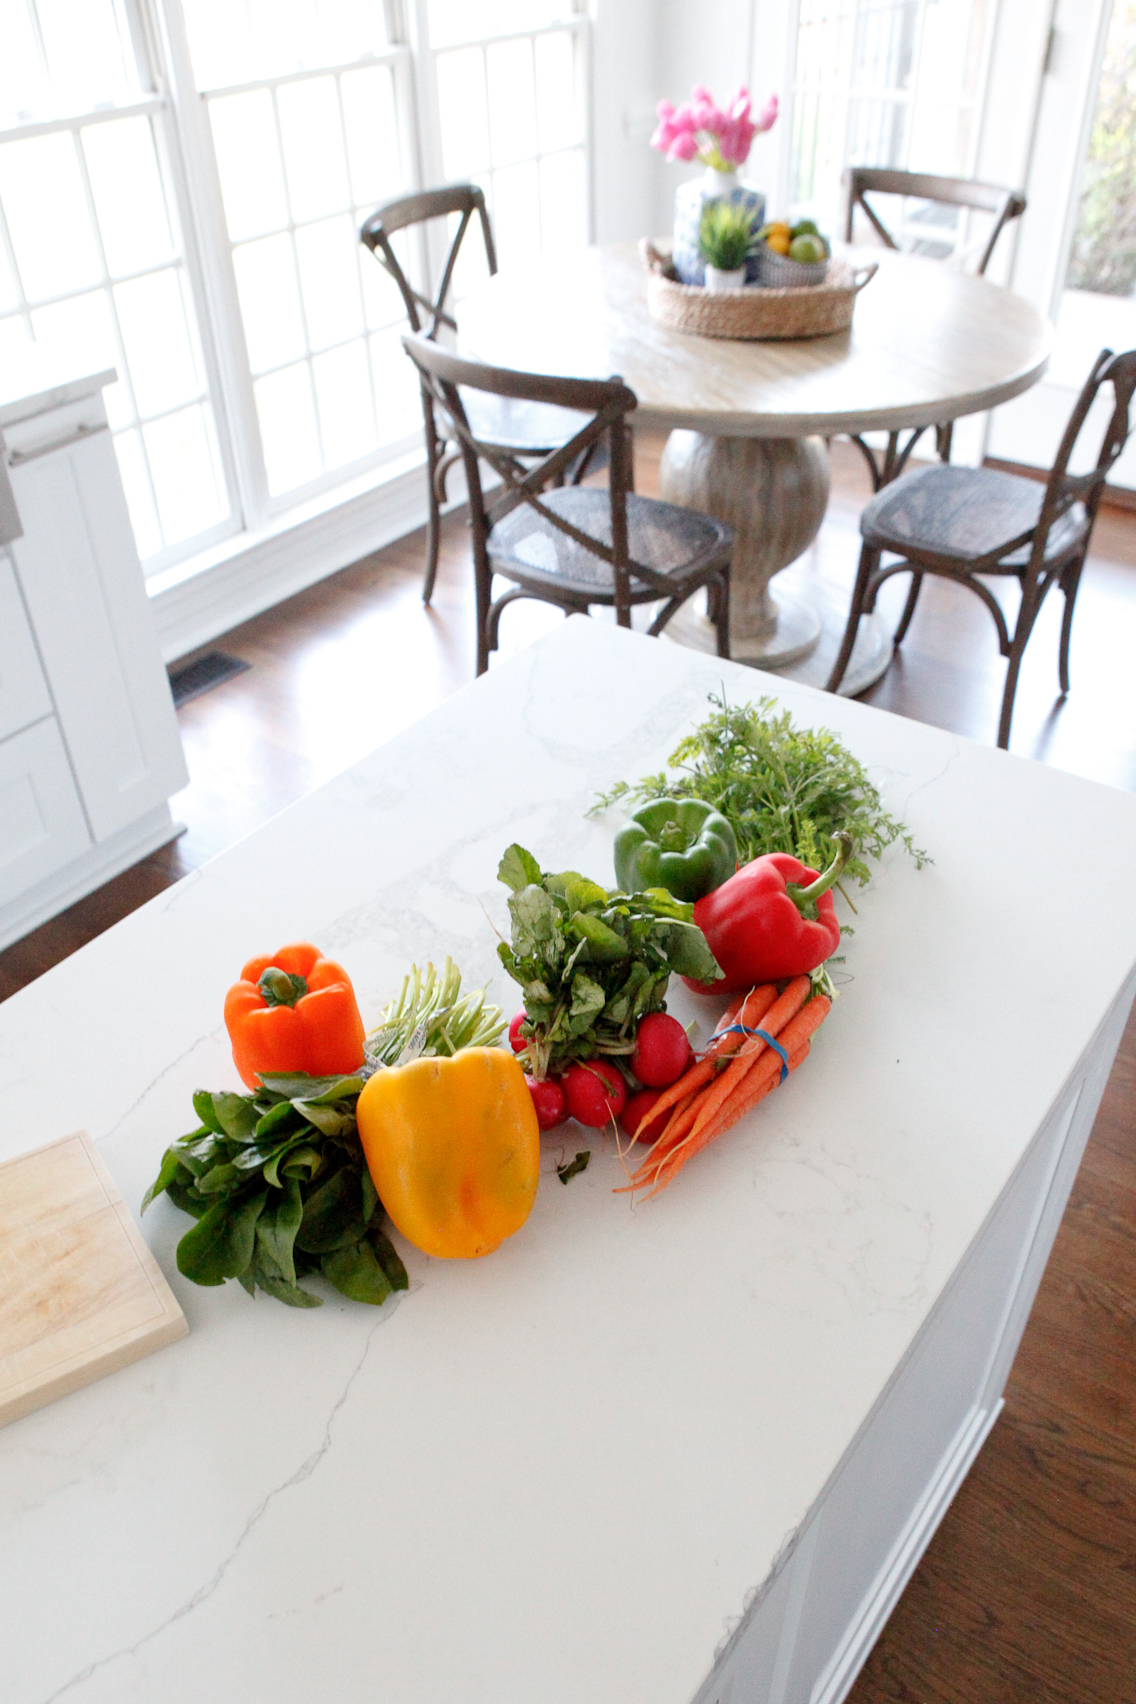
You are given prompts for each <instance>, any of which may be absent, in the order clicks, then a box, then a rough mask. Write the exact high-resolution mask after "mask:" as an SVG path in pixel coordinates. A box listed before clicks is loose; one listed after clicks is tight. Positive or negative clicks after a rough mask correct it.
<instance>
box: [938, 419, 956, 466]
mask: <svg viewBox="0 0 1136 1704" xmlns="http://www.w3.org/2000/svg"><path fill="white" fill-rule="evenodd" d="M954 430H955V423H954V421H953V420H948V421H947V422H946V423H945V424H944V425H942V426H936V427H935V449H936V450H937V451H938V455H939V460H940V461H941V462H949V461H950V459H951V438H952V437H953V436H954Z"/></svg>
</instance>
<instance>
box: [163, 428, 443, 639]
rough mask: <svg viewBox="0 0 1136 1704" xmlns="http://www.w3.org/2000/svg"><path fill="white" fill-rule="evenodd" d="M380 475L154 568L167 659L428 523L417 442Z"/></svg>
mask: <svg viewBox="0 0 1136 1704" xmlns="http://www.w3.org/2000/svg"><path fill="white" fill-rule="evenodd" d="M383 476H384V477H383V479H382V483H381V484H377V485H376V484H374V483H373V481H372V483H370V484H369V485H366V484H362V483H361V482H360V483H357V484H356V485H355V486H354V487H352V488H349V489H348V491H347V492H346V493H344V492H342V491H340V492H339V493H337V494H336V497H335V499H334V501H329V500H327V499H324V501H323V502H322V504H321V505H320V506H319V507H316V506H311V507H309V509H307V510H302V511H300V512H299V514H293V515H291V516H289V517H288V518H287V519H286V520H283V521H281V522H280V523H279V524H278V525H276V526H274V527H273V528H271V529H269V530H266V531H265V532H263V533H260V534H258V535H256V536H255V537H254V536H251V535H249V534H243V535H241V536H240V538H238V539H237V540H235V541H234V540H233V539H227V540H226V541H225V543H224V545H222V546H218V547H216V548H214V549H213V550H211V551H209V552H206V553H205V554H204V555H203V556H200V557H196V558H194V559H193V560H192V561H190V562H186V563H181V564H179V566H178V567H177V568H171V569H167V570H165V571H164V572H163V573H160V574H155V575H154V576H153V577H152V578H151V579H150V580H149V581H148V582H147V591H148V592H149V595H150V608H151V609H152V611H153V614H154V625H155V628H156V630H157V634H158V644H159V647H160V649H161V653H162V660H163V662H165V663H172V662H176V661H177V660H178V658H180V657H185V656H188V654H189V653H190V652H191V651H196V650H199V649H200V648H201V647H202V646H203V645H208V644H209V643H211V641H212V640H214V639H216V638H217V637H218V636H219V635H220V634H222V633H227V632H229V630H230V629H231V628H233V627H236V626H238V625H239V624H240V623H241V622H242V621H248V620H249V619H250V618H251V617H252V616H254V615H259V614H260V613H261V612H262V611H263V610H266V609H270V608H271V607H272V606H273V604H278V603H280V602H282V601H283V599H285V598H290V597H292V596H294V594H295V593H296V592H302V591H304V590H306V589H307V587H308V586H313V585H315V583H316V582H317V580H323V579H326V578H327V576H328V575H329V574H335V573H337V572H338V571H339V570H340V569H341V568H347V567H349V566H350V564H351V563H352V562H358V561H359V559H360V557H363V556H367V555H369V554H370V552H371V551H373V550H378V549H380V548H381V547H382V546H383V545H384V544H390V543H392V542H393V540H395V539H397V538H403V537H404V536H405V535H406V534H407V533H409V532H413V531H414V530H415V528H417V527H420V526H423V525H424V524H425V522H426V515H427V505H426V472H425V458H424V453H423V452H422V451H421V450H416V451H414V452H413V453H412V454H410V455H408V456H405V457H403V458H401V459H400V460H399V461H398V462H397V463H395V464H394V465H393V466H388V467H387V468H384V470H383ZM448 483H449V487H450V492H449V494H450V498H451V502H450V503H449V504H447V508H451V507H454V506H456V505H457V504H458V503H461V502H464V501H465V481H464V478H463V477H462V470H461V468H460V467H455V468H454V469H453V470H452V472H451V476H450V480H449V482H448Z"/></svg>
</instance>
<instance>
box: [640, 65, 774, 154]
mask: <svg viewBox="0 0 1136 1704" xmlns="http://www.w3.org/2000/svg"><path fill="white" fill-rule="evenodd" d="M655 113H656V116H657V117H658V121H659V122H658V124H657V125H656V126H655V129H654V132H653V134H652V136H651V147H652V148H657V149H658V150H659V152H660V153H663V154H666V156H667V159H668V160H695V159H696V160H698V161H699V162H700V163H701V164H702V165H704V166H721V165H725V166H727V167H734V166H741V165H744V164H745V162H746V160H747V159H748V158H749V151H750V149H751V148H752V146H753V139H754V137H755V136H756V135H757V132H758V131H759V130H768V129H770V127H771V126H772V125H773V124H774V123H775V122H776V119H777V96H776V95H770V96H769V99H768V100H767V101H766V103H765V105H764V106H763V107H762V109H761V112H760V114H759V115H758V117H757V119H756V120H755V119H754V118H753V117H752V105H751V102H750V95H749V90H748V89H747V88H746V86H745V84H744V83H743V84H741V85H740V86H739V88H738V89H737V90H736V91H735V93H734V94H733V95H731V96H730V99H729V100H728V101H727V103H726V107H725V110H724V111H723V109H722V108H721V107H719V106H717V105H716V103H715V101H714V97H713V95H712V94H711V93H710V91H709V89H707V88H706V87H705V85H704V84H702V83H695V85H694V87H693V88H692V89H691V91H690V99H689V101H683V103H682V105H681V106H678V107H675V106H672V105H671V103H670V101H660V102H659V103H658V105H657V106H656V108H655Z"/></svg>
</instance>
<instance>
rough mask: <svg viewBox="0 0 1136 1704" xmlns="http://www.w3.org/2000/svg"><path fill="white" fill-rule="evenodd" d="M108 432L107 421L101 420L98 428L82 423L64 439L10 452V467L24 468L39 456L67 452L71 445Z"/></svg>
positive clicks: (56, 439) (64, 436) (55, 439)
mask: <svg viewBox="0 0 1136 1704" xmlns="http://www.w3.org/2000/svg"><path fill="white" fill-rule="evenodd" d="M107 430H108V427H107V423H106V421H105V420H100V421H99V423H98V425H97V426H88V425H87V424H86V423H85V422H82V421H81V422H80V424H79V425H78V426H76V427H75V428H74V429H73V430H72V431H70V432H67V433H65V434H64V435H63V437H62V438H53V439H52V440H51V442H50V443H48V444H39V445H37V447H36V448H35V449H34V450H9V451H8V466H9V467H22V466H23V465H24V463H25V462H30V461H35V460H36V458H37V457H39V456H49V455H51V453H52V451H53V450H65V449H67V448H68V446H69V445H71V444H78V443H81V442H82V440H83V439H84V438H93V437H94V435H95V433H96V432H105V431H107Z"/></svg>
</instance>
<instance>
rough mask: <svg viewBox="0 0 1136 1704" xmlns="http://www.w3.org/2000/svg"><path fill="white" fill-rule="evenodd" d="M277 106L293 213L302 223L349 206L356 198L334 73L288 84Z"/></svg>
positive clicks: (278, 95)
mask: <svg viewBox="0 0 1136 1704" xmlns="http://www.w3.org/2000/svg"><path fill="white" fill-rule="evenodd" d="M276 105H277V110H278V112H279V114H280V135H281V139H282V141H283V144H284V163H285V166H286V167H287V173H288V198H289V202H290V204H291V208H292V218H293V219H294V220H295V221H296V223H297V224H300V223H301V222H302V221H304V220H306V219H319V218H321V217H322V215H323V214H325V213H334V212H338V211H339V210H340V209H341V208H344V207H347V206H348V205H349V204H350V199H351V198H350V195H349V193H348V188H347V161H346V160H345V159H344V156H343V133H342V129H341V126H340V120H339V101H338V99H337V98H336V93H335V80H334V78H332V77H319V78H317V79H315V80H314V81H313V82H310V83H285V84H284V86H283V87H282V88H280V89H278V90H277V91H276Z"/></svg>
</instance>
